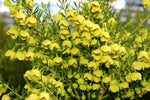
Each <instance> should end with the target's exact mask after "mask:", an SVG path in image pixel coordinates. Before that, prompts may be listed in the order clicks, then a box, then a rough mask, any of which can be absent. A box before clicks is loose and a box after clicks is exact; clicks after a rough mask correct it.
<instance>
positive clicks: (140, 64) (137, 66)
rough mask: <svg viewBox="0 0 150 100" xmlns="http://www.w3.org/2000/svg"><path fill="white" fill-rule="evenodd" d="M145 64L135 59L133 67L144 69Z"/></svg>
mask: <svg viewBox="0 0 150 100" xmlns="http://www.w3.org/2000/svg"><path fill="white" fill-rule="evenodd" d="M144 64H145V63H144V62H140V61H135V62H133V64H132V67H133V68H134V69H135V70H138V71H140V70H144Z"/></svg>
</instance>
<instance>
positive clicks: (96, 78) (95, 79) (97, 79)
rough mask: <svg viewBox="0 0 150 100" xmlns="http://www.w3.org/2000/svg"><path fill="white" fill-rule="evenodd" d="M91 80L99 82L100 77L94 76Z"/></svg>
mask: <svg viewBox="0 0 150 100" xmlns="http://www.w3.org/2000/svg"><path fill="white" fill-rule="evenodd" d="M93 80H94V82H96V83H98V82H100V80H101V79H100V78H99V77H96V76H94V77H93Z"/></svg>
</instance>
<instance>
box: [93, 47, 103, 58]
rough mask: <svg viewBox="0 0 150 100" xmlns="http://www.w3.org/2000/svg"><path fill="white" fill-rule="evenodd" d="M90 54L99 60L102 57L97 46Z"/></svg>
mask: <svg viewBox="0 0 150 100" xmlns="http://www.w3.org/2000/svg"><path fill="white" fill-rule="evenodd" d="M92 56H93V58H94V59H95V60H100V59H101V58H102V52H101V50H100V49H99V48H98V49H96V50H93V51H92Z"/></svg>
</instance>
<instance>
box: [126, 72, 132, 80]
mask: <svg viewBox="0 0 150 100" xmlns="http://www.w3.org/2000/svg"><path fill="white" fill-rule="evenodd" d="M131 75H132V74H131V73H128V74H127V75H126V76H125V79H126V81H127V82H132V79H131V77H132V76H131Z"/></svg>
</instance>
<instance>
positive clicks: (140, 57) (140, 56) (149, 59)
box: [137, 51, 150, 62]
mask: <svg viewBox="0 0 150 100" xmlns="http://www.w3.org/2000/svg"><path fill="white" fill-rule="evenodd" d="M137 59H138V60H139V61H142V60H144V61H145V62H150V56H149V53H148V52H146V51H140V52H139V54H138V56H137Z"/></svg>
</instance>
